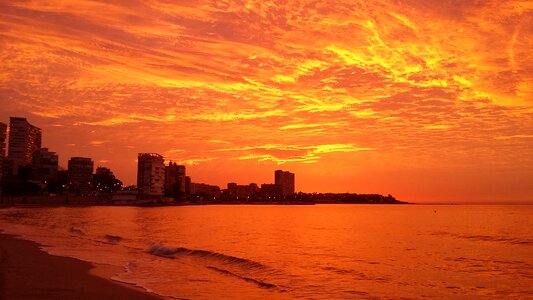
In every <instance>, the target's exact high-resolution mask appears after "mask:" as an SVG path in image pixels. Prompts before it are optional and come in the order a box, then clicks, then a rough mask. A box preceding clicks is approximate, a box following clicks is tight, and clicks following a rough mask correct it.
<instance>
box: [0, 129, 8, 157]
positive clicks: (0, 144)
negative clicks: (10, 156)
mask: <svg viewBox="0 0 533 300" xmlns="http://www.w3.org/2000/svg"><path fill="white" fill-rule="evenodd" d="M6 138H7V124H5V123H1V122H0V160H2V159H3V158H5V157H6Z"/></svg>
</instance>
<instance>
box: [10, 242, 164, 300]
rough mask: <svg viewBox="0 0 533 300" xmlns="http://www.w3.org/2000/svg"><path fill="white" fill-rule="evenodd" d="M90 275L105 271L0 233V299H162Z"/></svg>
mask: <svg viewBox="0 0 533 300" xmlns="http://www.w3.org/2000/svg"><path fill="white" fill-rule="evenodd" d="M102 270H103V271H102ZM107 272H108V273H109V274H108V275H109V276H111V275H112V271H110V270H108V271H107ZM91 273H93V274H94V273H97V274H106V271H105V268H101V269H100V270H99V269H94V266H93V265H92V264H90V263H88V262H84V261H81V260H78V259H74V258H69V257H61V256H54V255H50V254H47V253H46V252H43V251H41V250H40V249H39V244H37V243H34V242H31V241H26V240H22V239H19V238H17V237H15V236H12V235H7V234H1V233H0V299H128V300H133V299H139V300H141V299H142V300H144V299H146V300H155V299H163V298H160V297H157V296H155V295H152V294H149V293H148V292H144V290H142V289H140V288H137V287H134V286H129V285H127V284H121V283H118V282H114V281H112V280H108V279H104V278H102V277H98V276H95V275H93V274H91Z"/></svg>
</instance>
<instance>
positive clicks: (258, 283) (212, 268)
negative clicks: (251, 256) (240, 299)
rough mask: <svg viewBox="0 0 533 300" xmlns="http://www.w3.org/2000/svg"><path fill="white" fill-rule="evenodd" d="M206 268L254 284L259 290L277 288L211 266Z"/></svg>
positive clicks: (273, 285) (270, 284)
mask: <svg viewBox="0 0 533 300" xmlns="http://www.w3.org/2000/svg"><path fill="white" fill-rule="evenodd" d="M207 268H208V269H211V270H214V271H217V272H219V273H222V274H224V275H228V276H233V277H236V278H239V279H241V280H244V281H247V282H251V283H254V284H256V285H257V286H259V287H260V288H264V289H272V288H277V285H275V284H272V283H268V282H264V281H261V280H258V279H254V278H250V277H245V276H241V275H238V274H235V273H233V272H231V271H228V270H224V269H220V268H217V267H213V266H207Z"/></svg>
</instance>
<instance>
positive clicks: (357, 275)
mask: <svg viewBox="0 0 533 300" xmlns="http://www.w3.org/2000/svg"><path fill="white" fill-rule="evenodd" d="M0 229H1V230H2V231H3V232H5V233H11V234H17V235H20V236H22V237H24V238H25V239H29V240H32V241H36V242H38V243H40V244H41V245H43V250H44V251H46V252H48V253H50V254H53V255H59V256H68V257H74V258H78V259H80V260H84V261H88V262H91V263H94V264H105V265H111V266H116V267H120V268H117V269H119V270H121V271H120V272H118V273H117V274H116V275H115V276H114V277H113V278H112V280H116V281H120V282H125V283H130V284H134V285H137V286H140V287H142V288H144V289H146V290H147V291H150V292H153V293H156V294H159V295H161V296H165V297H169V298H175V299H412V298H436V299H478V298H481V299H502V298H518V299H526V298H529V299H533V206H532V205H516V206H513V205H341V204H330V205H302V206H299V205H207V206H205V205H204V206H202V205H199V206H168V207H113V206H100V207H55V208H51V207H43V208H38V207H33V208H16V207H15V208H2V209H0Z"/></svg>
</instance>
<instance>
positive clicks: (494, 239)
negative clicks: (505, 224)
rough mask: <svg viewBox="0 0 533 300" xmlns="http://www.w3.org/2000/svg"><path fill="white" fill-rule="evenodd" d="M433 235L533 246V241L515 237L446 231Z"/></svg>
mask: <svg viewBox="0 0 533 300" xmlns="http://www.w3.org/2000/svg"><path fill="white" fill-rule="evenodd" d="M432 235H447V236H451V237H454V238H460V239H466V240H474V241H483V242H498V243H506V244H513V245H528V246H529V245H533V240H529V239H519V238H514V237H505V236H492V235H480V234H477V235H464V234H454V233H449V232H444V231H437V232H433V233H432Z"/></svg>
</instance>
